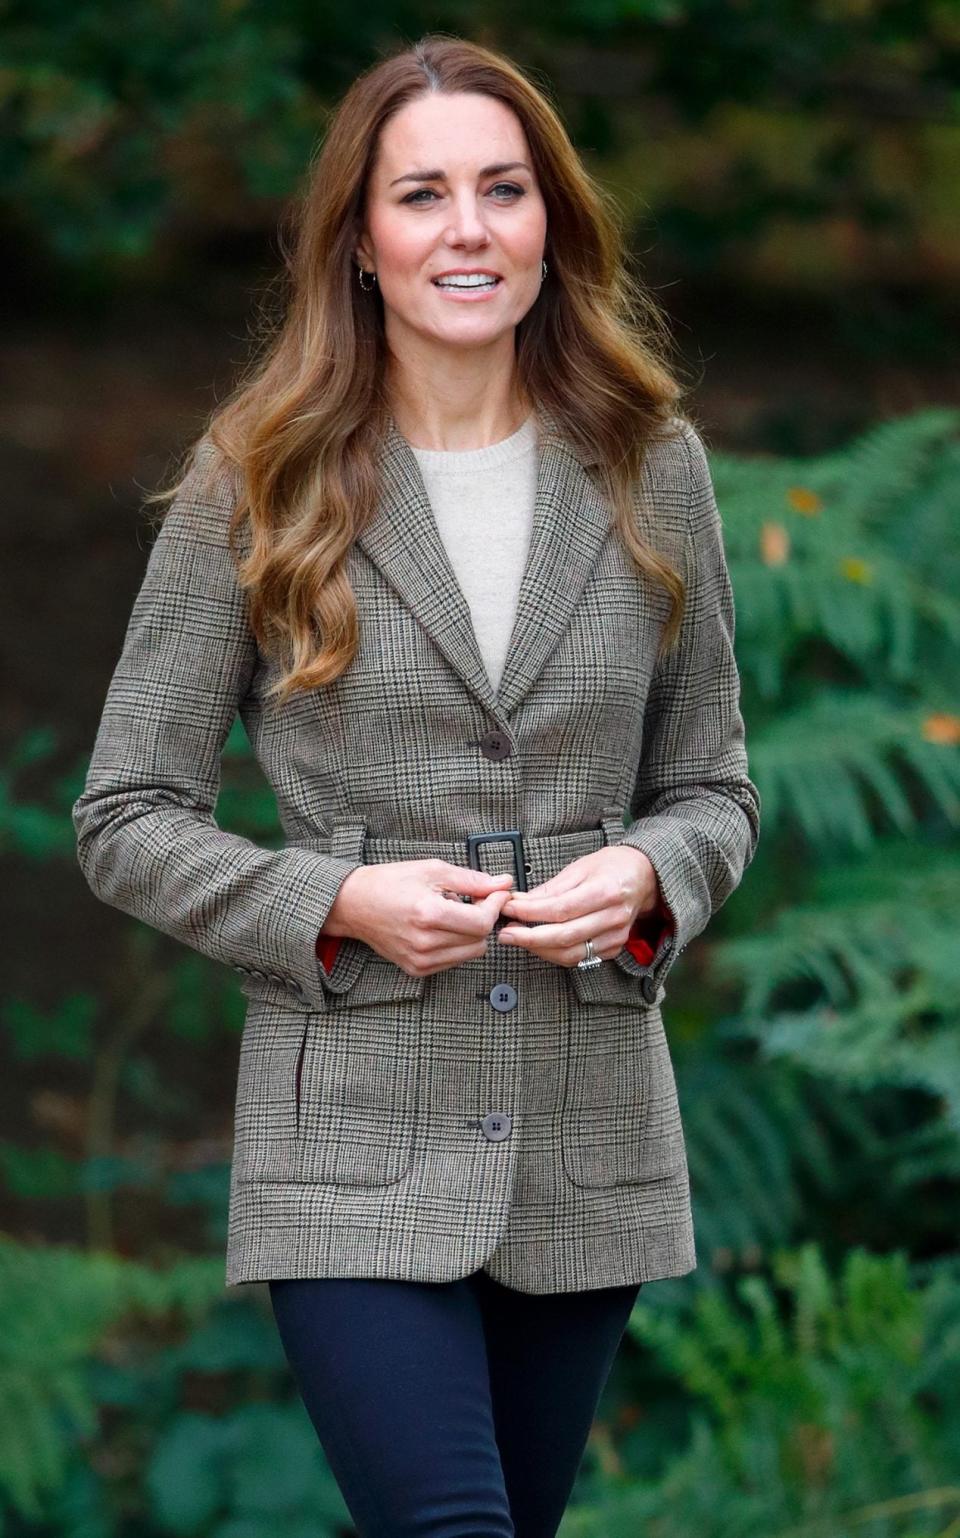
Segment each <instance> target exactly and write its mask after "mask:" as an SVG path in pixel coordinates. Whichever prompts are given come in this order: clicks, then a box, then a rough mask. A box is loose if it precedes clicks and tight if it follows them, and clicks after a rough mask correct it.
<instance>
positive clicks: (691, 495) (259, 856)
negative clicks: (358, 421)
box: [72, 411, 760, 1293]
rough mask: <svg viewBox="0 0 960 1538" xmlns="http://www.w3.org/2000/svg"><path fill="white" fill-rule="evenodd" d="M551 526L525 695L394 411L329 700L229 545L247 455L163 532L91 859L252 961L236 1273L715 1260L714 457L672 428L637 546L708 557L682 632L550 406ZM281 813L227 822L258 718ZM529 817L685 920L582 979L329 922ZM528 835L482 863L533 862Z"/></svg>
mask: <svg viewBox="0 0 960 1538" xmlns="http://www.w3.org/2000/svg"><path fill="white" fill-rule="evenodd" d="M539 421H540V425H541V429H542V436H541V441H540V448H539V462H538V479H537V490H536V502H535V511H534V517H533V528H532V533H531V541H530V548H529V553H528V558H527V564H526V568H525V571H524V575H523V580H522V584H521V588H520V594H519V602H518V606H517V612H516V618H515V623H514V626H513V631H512V636H511V641H510V646H509V650H508V654H507V657H506V662H505V666H504V671H503V675H502V678H501V680H500V686H499V689H498V690H497V691H494V689H493V688H492V686H491V684H490V681H489V679H488V678H487V676H486V671H485V669H484V666H483V663H482V661H481V658H480V655H479V651H478V647H477V643H476V638H475V635H474V631H473V626H472V622H471V618H470V613H469V608H468V605H467V602H466V600H465V598H464V595H463V593H462V591H461V590H460V588H459V586H458V584H457V581H456V579H455V577H454V574H453V571H452V568H451V566H450V563H449V560H448V558H447V555H446V552H445V550H444V548H443V545H442V542H441V539H440V536H439V532H438V530H437V527H436V523H435V521H434V518H433V514H432V512H431V508H430V505H429V502H428V499H427V496H426V492H425V488H424V485H423V480H422V477H421V475H420V472H419V467H418V465H417V462H416V459H415V457H414V455H413V453H412V452H411V449H410V446H409V444H408V443H407V441H406V440H405V439H404V438H403V437H402V436H401V434H400V433H399V431H398V430H397V428H396V425H395V424H393V423H391V425H390V428H389V430H388V433H387V436H386V438H385V440H384V442H383V444H382V447H381V455H380V465H379V469H380V495H379V501H378V505H377V507H376V508H375V510H374V515H373V517H372V518H371V519H370V521H369V522H368V523H367V525H366V527H365V528H364V529H363V530H362V531H361V532H360V533H359V535H358V537H357V538H356V539H355V541H354V542H353V544H352V545H351V547H350V549H349V551H348V554H347V574H348V576H349V579H350V581H351V585H352V587H353V591H354V593H355V595H356V599H357V606H358V612H359V619H360V645H359V649H358V652H357V655H356V657H355V659H354V661H353V663H352V665H351V666H350V668H349V669H348V670H347V671H346V673H345V674H344V675H343V676H342V677H341V678H339V679H338V680H337V681H336V682H335V683H334V684H332V685H330V686H328V687H325V688H321V689H316V690H313V691H311V692H309V693H305V694H301V695H299V696H297V697H295V698H294V699H292V700H290V701H288V702H287V703H286V705H284V706H283V707H281V708H277V707H276V706H275V705H274V704H273V703H272V702H270V701H268V700H267V699H266V698H265V691H266V689H267V688H268V687H269V685H270V683H271V681H272V680H273V679H274V678H275V677H276V676H277V671H276V668H277V665H276V662H275V661H274V660H273V659H268V658H267V657H266V656H264V655H263V654H262V653H261V651H260V649H259V647H258V646H257V643H256V640H255V638H254V636H253V634H252V632H251V630H250V628H249V625H248V619H247V611H246V603H245V595H244V594H243V593H242V591H241V589H240V588H239V586H238V584H237V581H236V577H235V570H234V565H233V560H232V557H231V554H230V551H229V549H228V546H227V542H226V529H227V521H228V517H229V514H230V511H231V510H232V507H233V506H234V504H235V498H236V491H237V487H236V482H235V480H234V472H233V471H232V470H231V469H230V467H229V466H227V465H226V464H225V463H224V462H223V461H222V459H221V457H220V456H219V454H218V452H217V450H216V449H215V447H214V445H213V444H212V442H211V441H210V440H209V438H208V437H206V436H205V437H204V438H203V439H202V440H201V442H200V445H199V447H198V450H197V453H196V455H195V458H194V460H193V463H192V466H191V470H190V473H189V477H188V479H187V481H186V483H185V485H184V487H183V488H182V490H181V492H180V494H179V496H178V497H177V499H176V500H175V502H174V503H173V505H172V507H171V509H170V510H169V512H168V513H167V515H166V517H165V519H164V521H163V522H162V524H161V526H160V530H159V533H158V535H157V538H156V540H155V541H154V544H153V546H152V548H151V551H150V556H149V559H148V562H147V567H146V572H145V575H144V578H143V582H142V586H141V588H140V590H139V593H138V595H137V597H136V600H135V602H134V605H133V610H132V613H131V616H130V620H129V625H128V628H127V632H126V637H125V640H124V643H123V648H122V652H121V655H120V658H119V660H118V663H117V665H116V669H115V672H114V674H113V677H112V680H111V681H110V684H109V688H108V691H107V695H106V701H105V704H104V708H103V713H102V718H101V721H100V724H99V728H98V731H97V735H96V741H95V744H94V747H93V752H92V756H91V760H90V764H89V770H88V774H87V778H86V783H85V786H84V789H83V792H82V794H81V795H80V796H79V798H78V799H77V801H76V802H75V804H74V806H73V811H72V816H73V822H74V827H75V831H76V837H77V852H78V858H79V862H80V865H81V868H82V870H83V873H84V876H85V878H86V881H87V883H88V885H89V886H90V888H91V890H92V891H93V892H94V894H95V895H96V896H97V897H99V898H100V899H101V900H102V901H104V902H107V903H110V904H111V905H113V906H115V907H117V908H120V909H122V910H123V911H124V912H126V913H128V914H131V915H133V916H134V917H136V918H138V919H140V920H142V921H144V922H145V923H147V924H150V925H152V926H154V927H155V928H157V929H158V930H162V931H163V932H164V933H166V934H168V935H172V936H173V937H174V938H176V939H177V940H180V941H182V942H183V943H184V944H186V945H188V946H191V947H192V948H193V949H195V950H197V951H199V952H201V953H203V954H204V955H206V956H208V957H210V958H212V959H213V960H216V961H219V962H223V963H225V964H226V965H227V966H230V967H232V968H234V970H235V971H236V972H237V974H238V976H239V977H240V979H241V982H240V986H241V988H242V990H243V992H244V993H245V995H246V997H247V1009H246V1015H245V1021H244V1027H243V1036H242V1040H241V1044H240V1051H239V1064H238V1074H237V1085H236V1099H235V1116H234V1147H233V1159H232V1164H231V1176H230V1198H229V1222H228V1239H227V1253H226V1284H227V1285H228V1286H233V1285H237V1284H240V1283H244V1282H256V1281H265V1280H266V1279H267V1278H270V1277H309V1276H317V1277H320V1276H366V1277H384V1278H390V1277H395V1278H407V1279H413V1280H423V1281H445V1280H451V1279H454V1278H457V1277H462V1276H466V1275H468V1274H470V1273H471V1272H473V1271H475V1270H477V1269H479V1268H483V1269H485V1270H486V1271H488V1272H489V1273H490V1274H491V1275H493V1276H494V1277H496V1278H497V1279H498V1280H499V1281H501V1282H504V1283H506V1284H508V1285H511V1286H513V1287H516V1288H519V1289H520V1290H522V1291H525V1292H534V1293H544V1292H565V1291H571V1290H574V1289H584V1288H594V1287H606V1286H613V1285H618V1284H622V1283H628V1282H643V1281H648V1280H654V1279H656V1278H659V1277H667V1276H680V1275H683V1274H685V1273H687V1272H688V1271H691V1270H693V1269H694V1267H695V1266H696V1263H697V1262H696V1255H695V1247H694V1236H693V1224H692V1215H691V1205H690V1191H689V1180H688V1171H687V1162H686V1150H685V1145H684V1135H683V1128H682V1123H681V1116H680V1108H679V1105H678V1099H677V1091H676V1085H675V1080H674V1074H673V1067H672V1063H671V1056H670V1050H669V1046H668V1042H667V1039H666V1036H665V1032H664V1024H663V1019H662V1015H661V1004H662V1002H663V999H664V996H665V993H666V980H667V977H668V975H669V973H670V971H671V969H672V967H673V966H674V965H675V963H676V961H677V959H678V958H679V956H680V954H681V953H682V951H683V950H684V948H685V947H686V945H687V944H688V943H689V942H690V940H692V939H693V937H694V936H695V935H698V934H700V933H701V931H702V930H703V929H704V927H705V926H706V924H707V923H708V921H709V919H710V917H711V915H712V914H713V913H714V912H716V910H717V909H718V908H719V907H720V905H721V904H722V903H723V902H725V900H726V899H727V898H728V897H729V896H730V894H731V892H733V891H734V889H735V888H736V887H737V885H738V883H739V882H740V880H741V877H742V875H743V872H744V870H745V868H746V866H747V864H748V863H749V862H750V860H751V859H752V857H753V854H754V850H755V848H756V843H757V838H758V828H759V812H760V802H759V797H758V794H757V790H756V788H755V786H754V784H753V783H752V782H751V780H750V779H749V777H748V772H747V759H746V753H745V745H744V727H743V720H742V717H741V714H740V707H739V694H740V681H739V676H738V673H737V668H736V664H735V661H734V650H733V641H734V609H733V598H732V593H731V586H730V580H729V576H728V571H727V565H726V561H725V555H724V547H723V539H722V532H721V520H720V516H719V513H718V509H717V504H716V499H715V496H714V492H713V487H712V483H711V478H710V473H709V469H708V464H707V458H706V454H705V450H704V445H703V443H702V440H701V438H700V437H699V435H698V433H697V431H696V430H695V428H694V427H693V426H692V425H691V424H690V423H689V422H688V421H686V420H685V419H681V418H674V419H673V420H672V422H671V424H670V426H669V429H668V430H667V431H665V432H664V433H663V434H662V435H661V436H660V437H658V438H657V439H656V440H655V441H654V442H653V443H652V444H651V446H650V450H649V453H648V455H647V458H646V461H645V465H644V469H643V472H642V476H641V480H640V483H639V484H638V487H637V496H636V510H637V518H638V522H639V525H640V527H641V532H642V533H643V535H644V537H645V538H646V539H648V540H649V541H650V543H651V544H653V545H654V546H655V547H656V548H658V549H659V550H660V551H661V552H662V553H663V554H665V555H666V556H667V557H668V558H669V559H671V560H672V561H673V562H674V564H675V565H676V566H678V567H679V569H680V570H681V571H682V572H683V574H684V576H685V578H686V581H687V584H688V586H687V593H688V597H687V608H686V613H685V617H684V620H683V626H682V631H681V636H680V644H679V647H678V648H677V649H676V650H675V651H673V652H672V653H671V654H670V655H669V656H668V657H667V658H666V659H664V660H662V661H660V662H659V663H658V662H656V660H655V654H656V648H657V642H658V639H659V636H660V633H661V631H662V628H663V624H664V621H665V619H666V613H667V598H666V595H665V594H664V593H663V592H662V591H661V590H660V589H659V588H658V589H656V590H655V589H654V588H653V586H652V584H649V583H647V582H645V581H642V580H641V579H640V578H639V577H638V575H637V573H636V571H635V569H634V567H633V565H632V562H631V561H630V559H629V557H628V556H627V554H626V551H625V550H624V549H623V546H622V544H621V542H620V541H619V539H618V538H617V537H616V534H615V532H614V530H613V527H612V520H611V514H610V510H609V505H608V502H607V500H606V499H605V498H604V497H603V495H602V494H601V492H600V490H599V488H598V483H597V480H596V479H595V476H594V475H593V474H591V462H590V461H589V460H588V458H587V457H586V456H583V455H582V454H580V453H578V451H577V450H576V449H575V448H574V446H573V445H572V444H571V442H570V441H569V440H568V438H567V437H566V436H565V435H564V434H563V433H562V432H561V431H560V429H559V427H558V425H557V423H556V420H555V419H554V418H553V417H552V416H551V415H550V414H549V413H546V412H543V411H541V412H540V413H539ZM238 713H239V714H240V717H241V719H242V721H243V723H244V726H245V728H246V731H247V734H248V736H249V739H250V742H251V745H252V747H253V750H254V752H255V754H256V757H257V760H258V762H259V764H260V766H261V768H262V770H263V773H264V774H265V776H266V778H267V781H268V782H269V784H270V786H271V788H272V790H273V792H274V794H275V796H276V802H277V808H278V811H279V818H280V823H281V827H282V830H283V836H284V843H283V845H282V847H281V848H274V849H271V848H264V847H261V846H260V845H258V844H256V843H254V842H252V841H250V840H248V839H246V838H244V837H242V836H239V835H235V834H231V833H228V832H226V831H224V830H223V829H221V828H220V827H219V826H218V824H217V822H216V820H215V815H214V813H215V807H216V802H217V796H218V790H219V785H220V754H221V749H222V747H223V744H224V741H225V739H226V737H227V734H228V732H229V731H230V729H231V726H232V724H233V722H234V720H235V718H236V715H237V714H238ZM516 829H519V830H520V832H521V834H522V836H523V850H522V856H521V858H522V861H523V877H522V878H521V879H525V880H526V883H527V885H528V886H530V887H532V886H535V885H537V884H538V883H539V882H541V881H544V880H546V879H547V878H548V877H549V876H552V875H554V874H555V873H556V872H557V871H558V870H560V869H562V868H563V866H565V865H566V864H568V863H569V862H570V860H572V859H575V858H577V857H578V856H580V855H583V854H586V853H589V852H591V851H593V850H596V849H599V848H601V847H603V845H604V844H606V843H616V842H619V841H621V840H622V841H623V842H625V843H627V844H632V845H633V846H634V847H635V848H637V849H641V850H643V852H644V853H645V854H646V855H647V856H648V857H649V859H650V860H651V862H652V864H653V866H654V868H655V870H656V873H657V877H658V881H659V884H660V893H661V896H662V900H663V902H664V904H665V906H666V908H667V909H668V910H669V913H670V915H671V919H672V924H671V926H670V927H669V928H668V929H665V930H664V931H663V933H662V934H661V936H660V939H659V942H658V943H657V946H656V953H655V954H654V955H653V957H652V959H651V960H650V962H649V964H644V963H642V962H641V961H639V960H638V959H637V957H636V955H635V954H633V953H632V952H631V950H630V949H629V948H628V947H627V946H624V948H623V949H622V950H621V952H620V953H619V954H618V955H617V956H615V957H613V958H612V959H608V960H604V961H603V962H602V963H601V965H600V966H599V967H596V968H593V969H588V970H585V971H581V970H579V969H578V968H576V967H572V968H568V967H561V966H556V965H553V964H549V963H547V962H544V961H543V960H541V959H539V958H537V957H536V956H534V955H533V953H532V952H529V951H526V950H524V949H522V948H520V947H507V946H501V945H498V944H497V942H496V933H495V932H494V933H493V934H491V936H490V938H489V943H488V946H487V950H486V953H485V955H484V956H483V957H480V958H477V959H474V960H472V961H470V962H468V963H466V964H463V965H460V966H457V967H453V968H447V969H444V970H443V971H440V972H436V973H433V974H431V975H429V976H420V977H415V976H411V975H409V974H408V973H406V972H405V971H404V970H403V969H401V968H400V967H397V966H395V965H394V964H393V963H392V962H388V961H387V960H385V959H384V958H383V957H381V956H380V955H379V954H378V953H377V952H375V951H374V950H373V949H372V948H371V947H368V946H367V945H365V944H364V943H363V942H361V941H359V940H356V939H353V938H351V937H347V938H344V939H342V940H341V942H340V944H339V946H338V947H337V949H336V956H335V960H334V961H333V964H332V968H331V970H330V971H329V973H328V972H327V971H326V969H325V968H324V966H323V964H322V962H321V960H320V958H319V957H318V954H317V948H316V947H317V938H318V934H319V932H320V930H321V929H322V928H323V924H324V920H325V919H326V917H327V914H328V912H329V910H330V907H331V905H332V904H333V901H334V899H335V897H336V894H337V891H338V889H339V887H340V885H341V883H342V881H343V880H344V879H345V877H346V876H347V875H348V874H349V873H350V872H351V871H352V870H354V869H356V868H357V866H358V865H361V864H364V863H371V862H379V861H385V860H397V859H422V858H427V857H430V856H439V857H440V858H443V859H445V860H450V861H452V862H454V863H458V864H463V865H467V864H468V863H469V857H468V853H467V839H468V837H469V836H470V835H471V834H479V833H490V832H495V833H503V832H505V831H510V830H516ZM515 849H516V845H515V842H510V841H504V840H501V841H499V842H494V841H490V842H487V843H484V844H480V845H479V846H478V851H479V854H478V857H479V863H480V864H481V867H482V868H483V869H486V870H490V871H502V870H514V869H516V870H517V872H518V874H519V867H515V864H514V860H515Z"/></svg>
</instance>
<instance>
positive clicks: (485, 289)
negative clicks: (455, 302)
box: [431, 276, 503, 300]
mask: <svg viewBox="0 0 960 1538" xmlns="http://www.w3.org/2000/svg"><path fill="white" fill-rule="evenodd" d="M431 281H432V283H433V286H434V288H436V289H439V291H440V293H442V294H446V295H448V296H449V297H452V298H454V299H471V300H476V299H486V298H487V297H488V296H489V295H490V294H492V293H493V292H494V291H495V290H496V289H498V288H499V287H500V284H501V282H502V281H503V280H502V278H495V277H486V276H485V277H483V278H466V277H456V278H433V279H432V280H431Z"/></svg>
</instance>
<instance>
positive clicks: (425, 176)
mask: <svg viewBox="0 0 960 1538" xmlns="http://www.w3.org/2000/svg"><path fill="white" fill-rule="evenodd" d="M529 170H530V167H529V166H528V165H527V163H526V161H525V160H503V161H500V163H499V164H498V165H494V166H484V168H483V170H482V171H481V172H480V175H481V176H502V175H503V173H504V171H529ZM446 174H447V173H446V171H407V172H406V174H405V175H404V176H395V177H394V179H393V181H392V182H391V183H390V186H391V187H395V186H396V185H397V182H442V181H443V180H444V179H445V178H446ZM532 174H533V173H532V172H531V175H532Z"/></svg>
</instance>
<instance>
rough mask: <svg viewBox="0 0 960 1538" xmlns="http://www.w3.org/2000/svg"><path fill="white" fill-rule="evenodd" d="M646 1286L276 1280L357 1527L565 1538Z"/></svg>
mask: <svg viewBox="0 0 960 1538" xmlns="http://www.w3.org/2000/svg"><path fill="white" fill-rule="evenodd" d="M640 1285H641V1284H640V1283H639V1282H637V1283H631V1284H629V1285H628V1286H625V1287H600V1288H596V1289H595V1290H591V1291H587V1292H566V1293H524V1292H518V1291H515V1290H514V1289H513V1288H510V1287H505V1286H503V1285H502V1284H501V1283H500V1282H496V1281H494V1279H493V1278H492V1277H490V1276H488V1275H487V1273H486V1272H485V1271H475V1272H474V1273H473V1274H472V1275H471V1276H467V1277H464V1278H462V1279H461V1280H459V1281H454V1282H410V1281H393V1280H382V1279H379V1278H372V1277H369V1278H368V1277H345V1278H340V1277H318V1278H305V1279H300V1278H285V1279H283V1280H274V1281H271V1282H270V1283H269V1288H270V1300H271V1303H272V1306H273V1312H274V1317H275V1319H276V1322H277V1328H278V1330H279V1333H280V1339H281V1342H282V1345H283V1349H284V1352H285V1354H286V1357H287V1360H288V1361H289V1363H290V1367H291V1370H292V1372H293V1376H294V1379H295V1382H296V1385H297V1388H298V1390H299V1392H300V1395H301V1398H302V1399H303V1402H304V1405H305V1407H306V1410H307V1413H308V1414H309V1416H310V1419H311V1421H312V1422H313V1425H314V1427H315V1428H316V1431H317V1435H318V1437H319V1439H320V1442H321V1445H322V1446H323V1449H324V1452H325V1454H326V1458H327V1462H328V1464H329V1466H330V1469H331V1471H332V1473H333V1476H334V1478H335V1479H336V1481H337V1484H338V1486H339V1487H340V1490H341V1492H342V1494H343V1498H344V1501H345V1502H346V1505H347V1507H348V1509H349V1512H350V1515H351V1518H352V1519H353V1522H354V1525H355V1527H356V1530H357V1532H358V1534H359V1535H360V1538H554V1535H555V1534H556V1531H557V1528H558V1527H559V1525H560V1520H561V1518H562V1516H563V1512H564V1509H565V1507H566V1504H567V1501H568V1500H569V1497H570V1494H571V1491H572V1490H573V1486H574V1481H575V1478H576V1474H577V1469H578V1467H579V1465H580V1461H581V1458H582V1456H583V1452H584V1448H585V1447H586V1443H587V1438H588V1436H589V1433H590V1428H591V1426H592V1424H593V1420H594V1416H595V1413H596V1410H597V1406H598V1403H599V1400H600V1396H601V1393H602V1391H603V1388H604V1385H605V1383H606V1381H607V1378H608V1377H609V1374H610V1369H611V1367H612V1365H613V1360H614V1357H615V1355H616V1352H617V1347H618V1346H619V1344H620V1340H621V1338H622V1336H623V1332H624V1329H625V1327H626V1323H627V1320H628V1319H629V1317H630V1313H631V1310H632V1308H633V1305H634V1302H635V1301H636V1297H637V1294H638V1292H639V1291H640Z"/></svg>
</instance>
